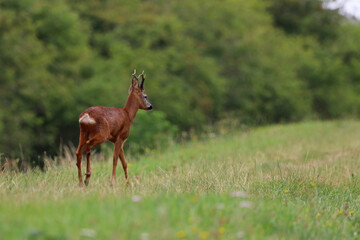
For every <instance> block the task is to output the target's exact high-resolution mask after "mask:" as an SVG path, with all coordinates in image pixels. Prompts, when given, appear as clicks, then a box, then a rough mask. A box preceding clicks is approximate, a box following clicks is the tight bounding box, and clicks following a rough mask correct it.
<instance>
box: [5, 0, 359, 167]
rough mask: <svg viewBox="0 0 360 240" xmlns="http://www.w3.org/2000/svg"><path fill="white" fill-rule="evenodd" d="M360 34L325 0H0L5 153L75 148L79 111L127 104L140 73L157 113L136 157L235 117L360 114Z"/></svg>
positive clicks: (137, 139)
mask: <svg viewBox="0 0 360 240" xmlns="http://www.w3.org/2000/svg"><path fill="white" fill-rule="evenodd" d="M359 39H360V25H359V23H358V22H357V21H355V20H353V19H347V18H345V17H343V16H341V15H340V14H339V13H338V11H337V10H330V9H325V8H324V7H323V1H321V0H252V1H247V0H238V1H233V0H224V1H205V0H199V1H192V0H183V1H168V0H154V1H145V0H134V1H116V0H105V1H102V0H86V1H85V0H80V1H70V0H52V1H50V0H0V53H1V54H0V86H1V88H0V153H2V154H3V156H8V157H21V156H22V158H24V159H25V160H26V161H30V162H32V161H35V160H34V159H36V156H37V155H41V154H43V152H44V151H46V152H48V153H49V154H55V153H56V152H57V151H58V148H59V145H60V144H61V143H63V144H67V143H69V142H72V143H74V144H75V145H76V144H77V141H78V133H79V129H78V116H79V114H80V113H81V112H82V111H83V110H84V109H86V108H87V107H89V106H93V105H103V106H117V107H123V105H124V104H125V101H126V98H127V95H128V88H129V86H130V81H131V73H132V71H133V70H134V68H136V69H138V71H142V70H145V72H146V73H147V82H146V86H145V89H146V91H147V94H148V96H149V98H150V100H151V102H152V104H153V106H154V111H153V113H151V114H145V113H143V112H139V116H138V117H137V119H136V122H135V123H134V124H135V126H134V127H133V129H132V133H131V137H132V141H131V142H132V144H133V146H132V147H133V148H134V149H137V150H139V149H143V147H144V146H148V147H150V148H155V147H156V146H157V144H159V143H161V142H164V141H166V139H168V138H169V137H172V136H174V135H175V134H177V133H178V132H180V131H189V130H191V129H196V130H197V131H201V130H202V129H204V126H207V125H209V124H213V123H216V122H217V121H219V120H220V119H223V118H226V117H229V116H231V117H232V118H236V119H239V120H240V121H242V122H244V123H246V124H268V123H279V122H290V121H300V120H304V119H313V118H316V119H334V118H343V117H358V116H359V114H360V95H359V92H360V45H359V41H358V40H359ZM34 156H35V157H34ZM34 164H36V161H35V162H34Z"/></svg>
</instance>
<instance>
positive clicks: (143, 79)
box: [140, 70, 146, 89]
mask: <svg viewBox="0 0 360 240" xmlns="http://www.w3.org/2000/svg"><path fill="white" fill-rule="evenodd" d="M140 76H141V79H142V81H141V85H140V88H141V89H144V81H145V76H146V75H144V70H143V71H142V73H141V75H140Z"/></svg>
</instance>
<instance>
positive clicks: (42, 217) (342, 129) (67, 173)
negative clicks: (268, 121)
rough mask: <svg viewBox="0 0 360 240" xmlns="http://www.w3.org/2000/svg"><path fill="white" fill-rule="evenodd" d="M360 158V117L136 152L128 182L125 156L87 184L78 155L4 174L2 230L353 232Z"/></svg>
mask: <svg viewBox="0 0 360 240" xmlns="http://www.w3.org/2000/svg"><path fill="white" fill-rule="evenodd" d="M359 157H360V122H353V121H344V122H311V123H300V124H295V125H286V126H271V127H266V128H258V129H255V130H251V131H249V132H247V133H238V134H236V133H233V134H231V135H228V136H225V137H217V138H213V139H210V140H208V141H205V142H192V143H189V144H187V145H186V146H175V147H173V148H172V149H171V150H169V151H167V152H165V153H152V154H149V155H148V156H146V157H143V159H142V160H141V161H137V162H135V161H131V159H130V163H131V164H130V165H131V166H130V168H129V174H130V176H131V179H130V181H131V185H130V186H129V187H126V186H125V184H124V182H123V181H122V178H123V173H122V169H121V165H120V168H118V183H117V185H116V186H114V187H110V186H109V183H108V178H109V177H110V173H111V165H112V164H111V161H110V160H109V161H107V162H101V161H98V162H94V163H93V165H92V169H93V172H92V179H91V181H90V185H89V187H87V188H79V187H78V186H77V185H76V167H75V164H74V162H71V163H66V162H64V163H63V164H62V165H61V166H51V167H50V168H49V171H47V172H46V173H41V172H29V173H26V174H10V173H2V174H0V239H91V238H96V239H143V240H145V239H177V238H178V239H238V238H239V237H240V238H242V237H243V238H245V239H246V238H249V239H264V238H267V239H341V238H348V239H352V238H356V237H357V236H356V234H357V232H358V231H359V234H360V229H359V227H360V225H359V224H360V218H359V216H360V215H359V213H360V212H359V210H360V209H359V207H360V199H359V189H360V184H359V177H358V176H359V175H360V174H359V166H360V163H359ZM239 191H246V192H247V193H248V196H245V197H241V196H240V197H234V196H232V195H233V194H234V192H239ZM240 193H242V192H240ZM240 195H241V194H240ZM134 196H140V197H141V200H140V201H139V202H137V201H133V199H132V198H133V197H134ZM135 200H136V199H135Z"/></svg>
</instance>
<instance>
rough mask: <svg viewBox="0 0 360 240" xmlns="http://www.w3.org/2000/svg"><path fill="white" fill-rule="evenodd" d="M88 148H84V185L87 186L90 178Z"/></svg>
mask: <svg viewBox="0 0 360 240" xmlns="http://www.w3.org/2000/svg"><path fill="white" fill-rule="evenodd" d="M90 150H91V149H90V148H89V146H88V147H87V148H86V174H85V180H84V183H85V185H86V186H87V185H89V181H90V176H91V166H90Z"/></svg>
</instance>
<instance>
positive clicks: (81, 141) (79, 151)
mask: <svg viewBox="0 0 360 240" xmlns="http://www.w3.org/2000/svg"><path fill="white" fill-rule="evenodd" d="M85 142H86V134H84V133H80V139H79V146H78V148H77V150H76V166H77V168H78V178H79V185H80V186H82V173H81V158H82V154H83V152H84V150H85V147H86V143H85Z"/></svg>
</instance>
